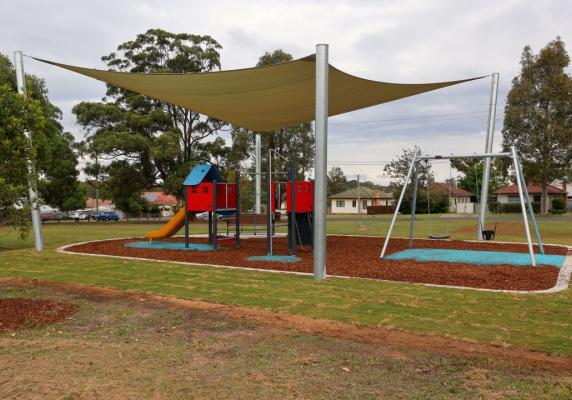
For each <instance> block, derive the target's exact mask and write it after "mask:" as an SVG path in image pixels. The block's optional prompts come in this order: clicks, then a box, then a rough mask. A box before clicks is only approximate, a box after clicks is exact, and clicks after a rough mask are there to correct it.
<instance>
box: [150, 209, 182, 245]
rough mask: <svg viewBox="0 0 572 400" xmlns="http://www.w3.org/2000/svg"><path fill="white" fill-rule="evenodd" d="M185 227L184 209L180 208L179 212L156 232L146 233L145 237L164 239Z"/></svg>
mask: <svg viewBox="0 0 572 400" xmlns="http://www.w3.org/2000/svg"><path fill="white" fill-rule="evenodd" d="M183 225H185V208H184V207H183V208H181V209H180V210H179V212H177V213H176V214H175V215H173V218H171V219H170V220H169V222H167V223H166V224H165V225H163V227H162V228H161V229H159V230H157V231H151V232H147V233H146V234H145V237H146V238H148V239H164V238H166V237H170V236H173V235H174V234H175V233H177V232H178V231H179V229H181V228H182V227H183Z"/></svg>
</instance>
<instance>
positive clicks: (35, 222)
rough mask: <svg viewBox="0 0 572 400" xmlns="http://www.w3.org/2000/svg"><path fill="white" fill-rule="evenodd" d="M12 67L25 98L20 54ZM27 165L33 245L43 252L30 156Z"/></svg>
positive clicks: (32, 165) (30, 144) (17, 52)
mask: <svg viewBox="0 0 572 400" xmlns="http://www.w3.org/2000/svg"><path fill="white" fill-rule="evenodd" d="M14 66H15V67H16V85H17V86H18V93H19V94H20V95H22V96H24V97H26V78H25V75H24V61H23V59H22V52H21V51H15V52H14ZM25 133H26V136H27V138H28V146H29V150H31V146H32V132H29V131H26V132H25ZM27 163H28V173H29V175H30V177H29V188H28V196H29V197H30V204H31V206H32V228H33V230H34V244H35V247H36V251H42V250H44V239H43V237H42V218H41V215H40V209H39V207H38V197H37V195H36V187H35V186H36V185H35V182H34V181H35V178H36V170H35V168H34V164H33V162H32V159H31V158H30V155H29V154H28V156H27Z"/></svg>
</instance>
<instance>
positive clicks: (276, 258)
mask: <svg viewBox="0 0 572 400" xmlns="http://www.w3.org/2000/svg"><path fill="white" fill-rule="evenodd" d="M246 259H247V260H248V261H274V262H289V263H292V262H298V261H300V258H299V257H296V256H275V255H272V256H250V257H247V258H246Z"/></svg>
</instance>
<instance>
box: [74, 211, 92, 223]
mask: <svg viewBox="0 0 572 400" xmlns="http://www.w3.org/2000/svg"><path fill="white" fill-rule="evenodd" d="M71 218H72V219H74V220H75V222H79V221H89V220H90V219H92V218H93V216H92V215H91V211H90V210H77V211H75V212H74V213H73V214H72V215H71Z"/></svg>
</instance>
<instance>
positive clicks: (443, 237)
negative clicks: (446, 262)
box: [429, 235, 449, 240]
mask: <svg viewBox="0 0 572 400" xmlns="http://www.w3.org/2000/svg"><path fill="white" fill-rule="evenodd" d="M429 239H433V240H445V239H449V235H429Z"/></svg>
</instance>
